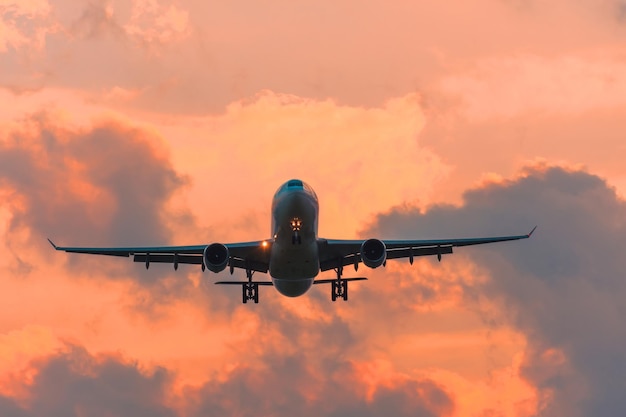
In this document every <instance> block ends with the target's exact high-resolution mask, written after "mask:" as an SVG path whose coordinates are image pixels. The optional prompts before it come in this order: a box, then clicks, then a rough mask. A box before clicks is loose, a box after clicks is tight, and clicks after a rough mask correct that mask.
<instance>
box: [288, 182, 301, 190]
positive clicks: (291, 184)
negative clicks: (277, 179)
mask: <svg viewBox="0 0 626 417" xmlns="http://www.w3.org/2000/svg"><path fill="white" fill-rule="evenodd" d="M296 187H297V188H302V187H303V185H302V181H300V180H289V182H288V183H287V188H296Z"/></svg>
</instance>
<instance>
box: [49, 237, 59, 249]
mask: <svg viewBox="0 0 626 417" xmlns="http://www.w3.org/2000/svg"><path fill="white" fill-rule="evenodd" d="M48 242H50V244H51V245H52V247H53V248H54V249H57V248H58V247H57V245H55V244H54V242H53V241H52V240H50V238H48Z"/></svg>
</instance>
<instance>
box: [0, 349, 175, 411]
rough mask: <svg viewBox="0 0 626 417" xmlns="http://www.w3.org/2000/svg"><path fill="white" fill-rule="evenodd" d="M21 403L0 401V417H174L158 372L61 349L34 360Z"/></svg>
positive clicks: (162, 372)
mask: <svg viewBox="0 0 626 417" xmlns="http://www.w3.org/2000/svg"><path fill="white" fill-rule="evenodd" d="M33 365H34V366H35V373H36V376H35V377H34V378H33V380H32V383H31V384H30V385H29V386H28V387H27V391H28V393H27V397H26V398H25V399H24V400H22V401H14V400H13V399H12V398H11V397H1V399H0V414H2V415H3V416H7V415H8V416H16V417H17V416H19V417H22V416H23V417H27V416H28V417H31V416H32V417H36V416H37V417H38V416H42V417H43V416H46V417H56V416H67V415H74V414H79V415H119V416H130V415H132V416H137V417H141V416H158V417H167V416H175V415H176V413H175V412H174V411H173V409H172V408H171V407H169V406H168V405H166V401H167V397H168V395H167V387H168V384H169V378H170V375H169V374H168V373H167V371H166V370H164V369H156V370H154V371H153V372H150V373H147V374H146V373H145V372H142V371H141V370H140V369H138V367H137V366H136V365H133V364H129V363H126V362H125V361H123V360H120V359H119V358H116V357H114V356H104V355H102V356H100V357H94V356H91V355H90V354H89V353H88V352H87V351H85V350H84V349H83V348H81V347H78V346H67V347H66V348H65V349H64V350H62V351H60V352H59V353H56V354H54V355H52V356H49V357H45V358H41V359H39V360H38V361H37V362H36V363H34V364H33Z"/></svg>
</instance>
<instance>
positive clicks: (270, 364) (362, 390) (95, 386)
mask: <svg viewBox="0 0 626 417" xmlns="http://www.w3.org/2000/svg"><path fill="white" fill-rule="evenodd" d="M260 359H261V360H260V361H259V362H258V363H256V364H253V365H251V366H249V367H245V366H240V367H239V368H236V369H235V370H234V371H233V372H232V373H231V374H230V375H229V376H228V378H227V379H226V380H223V379H222V378H220V379H219V380H218V379H214V380H212V381H210V382H208V383H206V384H204V385H203V386H201V387H199V388H196V387H188V388H186V389H184V392H183V393H182V397H179V398H176V394H174V393H173V391H172V384H173V382H174V375H173V374H172V373H170V372H168V371H167V370H165V369H162V368H157V369H156V370H153V371H151V372H146V371H142V370H140V369H139V367H138V366H137V364H134V363H129V362H128V361H125V360H123V359H121V358H119V357H116V356H107V355H99V356H97V357H96V356H92V355H91V354H89V353H88V352H87V351H86V350H85V349H83V348H81V347H78V346H68V347H66V348H65V350H64V351H62V352H59V353H57V354H54V355H52V356H50V357H47V358H42V359H39V360H38V361H36V362H35V363H34V365H36V374H35V377H34V378H33V381H32V383H31V384H29V385H28V386H26V387H25V388H26V392H27V395H26V398H27V399H26V401H19V402H18V401H16V400H14V399H13V398H11V397H0V415H2V416H7V417H13V416H15V417H39V416H42V417H43V416H45V417H56V416H59V417H61V416H68V415H112V416H133V417H141V416H154V417H167V416H178V415H181V414H180V413H181V412H182V413H183V414H182V415H186V416H190V417H196V416H197V417H200V416H207V415H210V416H231V415H242V416H251V415H285V416H286V415H301V416H380V415H383V414H384V415H395V416H424V417H430V416H440V415H447V414H449V412H450V411H451V409H452V402H451V400H450V398H449V397H448V394H447V393H446V392H445V391H443V390H442V388H441V387H439V386H438V385H437V384H435V383H433V382H432V381H430V380H427V379H419V380H417V379H406V378H405V379H401V380H397V381H395V382H394V383H388V384H386V385H381V386H378V387H377V388H375V389H374V391H373V393H372V395H371V397H370V398H368V390H369V387H366V386H365V385H364V384H363V383H362V382H360V381H359V376H360V375H358V369H357V368H355V367H354V366H353V365H352V364H351V363H349V362H346V361H344V360H342V359H336V360H335V361H334V362H333V368H332V370H330V371H328V370H327V369H319V367H318V366H317V365H318V364H317V363H316V361H315V360H313V361H309V360H307V359H306V358H304V357H303V356H302V355H300V354H298V353H297V352H296V353H295V354H288V353H281V352H272V353H269V354H266V355H264V356H263V357H262V358H260ZM170 404H176V405H177V408H176V409H174V408H173V407H172V406H171V405H170ZM390 413H391V414H390Z"/></svg>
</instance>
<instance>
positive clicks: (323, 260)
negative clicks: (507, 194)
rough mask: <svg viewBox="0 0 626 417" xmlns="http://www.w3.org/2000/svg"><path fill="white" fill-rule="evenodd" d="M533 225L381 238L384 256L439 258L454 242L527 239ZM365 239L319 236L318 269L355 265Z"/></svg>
mask: <svg viewBox="0 0 626 417" xmlns="http://www.w3.org/2000/svg"><path fill="white" fill-rule="evenodd" d="M536 228H537V226H535V227H534V228H533V230H531V231H530V233H528V234H525V235H515V236H493V237H479V238H462V239H435V240H382V242H383V243H384V244H385V248H386V252H387V253H386V259H399V258H409V261H410V262H411V263H413V258H414V257H416V256H428V255H436V256H437V257H438V258H439V260H441V256H442V255H444V254H449V253H452V248H453V247H455V246H471V245H483V244H486V243H495V242H506V241H510V240H520V239H528V238H529V237H530V236H532V234H533V232H534V231H535V229H536ZM363 242H365V240H333V239H319V240H318V244H319V253H320V269H321V270H322V271H327V270H330V269H336V268H341V267H343V266H346V265H354V268H355V269H357V268H358V264H359V263H360V262H361V245H362V244H363Z"/></svg>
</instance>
